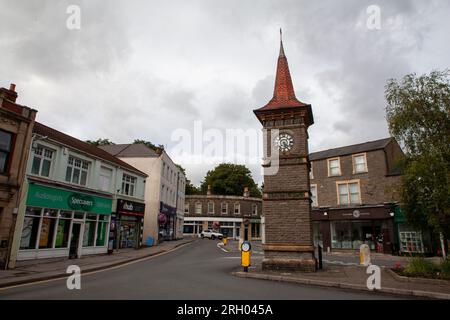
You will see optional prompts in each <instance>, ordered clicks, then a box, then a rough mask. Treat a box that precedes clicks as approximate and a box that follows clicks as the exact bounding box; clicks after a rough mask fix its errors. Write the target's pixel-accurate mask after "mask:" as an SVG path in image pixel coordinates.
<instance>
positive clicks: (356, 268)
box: [219, 241, 450, 300]
mask: <svg viewBox="0 0 450 320" xmlns="http://www.w3.org/2000/svg"><path fill="white" fill-rule="evenodd" d="M219 247H220V248H224V249H225V248H226V249H225V250H227V252H228V253H230V257H231V256H236V254H237V253H239V250H238V243H237V242H236V241H231V242H230V243H229V245H227V246H222V245H219ZM263 255H264V253H263V251H262V248H261V243H260V242H252V258H251V259H252V266H251V267H250V268H249V272H248V273H245V272H243V271H242V268H240V269H237V271H235V272H233V274H234V275H235V276H238V277H241V278H252V279H263V280H273V281H283V282H289V283H297V284H303V285H317V286H322V287H334V288H343V289H351V290H358V291H366V292H367V291H369V292H372V291H371V290H369V289H368V288H367V279H368V277H369V276H370V274H368V273H367V268H368V267H364V266H360V265H359V263H357V262H359V261H358V260H359V256H357V255H356V253H355V252H353V251H349V252H339V253H324V255H323V260H322V261H323V269H322V270H319V271H318V272H316V273H296V272H267V271H262V270H261V262H262V259H263ZM236 258H237V259H239V256H237V257H236ZM409 259H410V258H409V257H398V256H392V255H383V254H372V264H373V265H376V266H379V267H380V272H381V288H380V289H379V290H376V291H377V292H380V293H386V294H395V295H399V296H404V297H406V296H410V297H419V298H429V299H447V300H448V299H450V281H446V280H434V279H414V278H407V277H402V276H399V275H397V274H396V273H395V272H393V271H392V270H391V268H392V267H393V266H395V265H396V264H400V265H402V266H405V265H406V264H407V263H408V261H409Z"/></svg>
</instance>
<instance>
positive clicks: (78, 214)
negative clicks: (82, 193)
mask: <svg viewBox="0 0 450 320" xmlns="http://www.w3.org/2000/svg"><path fill="white" fill-rule="evenodd" d="M73 218H74V219H84V213H83V212H75V213H74V214H73Z"/></svg>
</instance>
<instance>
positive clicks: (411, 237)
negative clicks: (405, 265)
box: [399, 225, 425, 253]
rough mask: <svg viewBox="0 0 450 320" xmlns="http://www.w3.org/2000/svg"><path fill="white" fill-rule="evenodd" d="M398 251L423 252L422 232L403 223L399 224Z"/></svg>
mask: <svg viewBox="0 0 450 320" xmlns="http://www.w3.org/2000/svg"><path fill="white" fill-rule="evenodd" d="M399 229H400V230H399V236H400V251H401V252H408V253H424V251H425V250H424V246H423V239H422V233H421V232H420V231H416V230H413V229H411V228H409V227H408V226H405V225H400V226H399Z"/></svg>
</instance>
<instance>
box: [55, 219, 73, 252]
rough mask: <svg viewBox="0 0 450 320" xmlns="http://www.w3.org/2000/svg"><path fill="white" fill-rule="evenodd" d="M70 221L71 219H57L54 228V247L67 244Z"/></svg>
mask: <svg viewBox="0 0 450 320" xmlns="http://www.w3.org/2000/svg"><path fill="white" fill-rule="evenodd" d="M70 223H71V220H69V219H61V218H60V219H59V221H58V227H57V230H56V241H55V248H67V245H68V244H69V232H70Z"/></svg>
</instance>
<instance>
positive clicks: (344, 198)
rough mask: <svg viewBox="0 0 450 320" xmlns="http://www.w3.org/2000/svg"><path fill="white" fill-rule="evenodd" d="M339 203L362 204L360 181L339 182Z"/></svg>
mask: <svg viewBox="0 0 450 320" xmlns="http://www.w3.org/2000/svg"><path fill="white" fill-rule="evenodd" d="M336 185H337V189H338V190H337V191H338V204H339V205H348V204H360V203H361V197H360V191H359V181H348V182H337V183H336Z"/></svg>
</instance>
